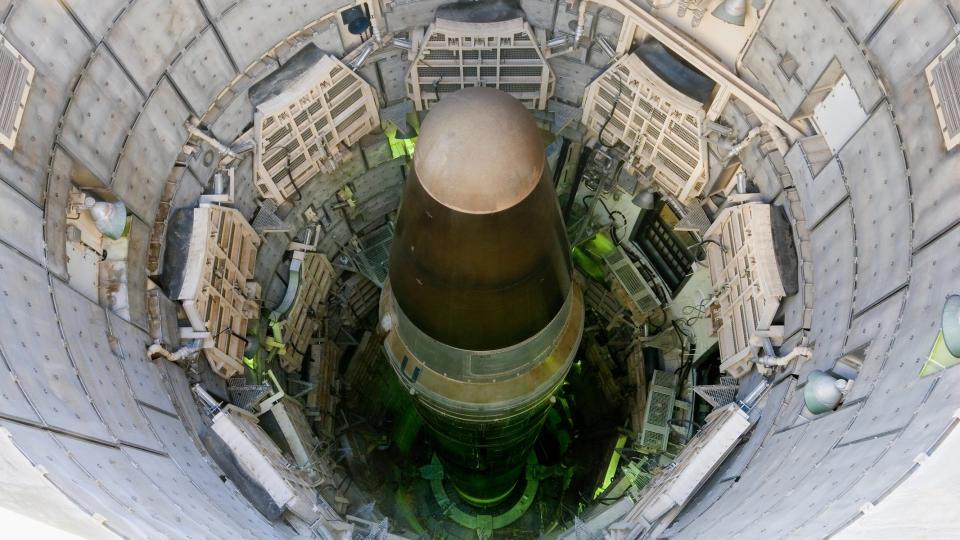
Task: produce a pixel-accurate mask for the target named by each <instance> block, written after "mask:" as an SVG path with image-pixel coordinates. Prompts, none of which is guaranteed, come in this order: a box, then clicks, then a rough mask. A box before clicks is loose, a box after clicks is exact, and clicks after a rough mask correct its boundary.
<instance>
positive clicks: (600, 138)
mask: <svg viewBox="0 0 960 540" xmlns="http://www.w3.org/2000/svg"><path fill="white" fill-rule="evenodd" d="M614 73H616V74H617V97H616V98H614V100H613V105H612V106H611V107H610V114H609V115H608V116H607V119H606V120H605V121H604V122H603V125H602V126H600V134H599V135H597V143H599V144H600V146H603V147H604V148H610V146H609V145H607V144H606V143H604V142H603V133H604V132H605V131H606V130H607V124H609V123H610V120H612V119H613V115H614V113H616V111H617V104H618V103H619V102H620V97H621V96H623V86H624V84H623V74H622V73H620V71H619V70H614Z"/></svg>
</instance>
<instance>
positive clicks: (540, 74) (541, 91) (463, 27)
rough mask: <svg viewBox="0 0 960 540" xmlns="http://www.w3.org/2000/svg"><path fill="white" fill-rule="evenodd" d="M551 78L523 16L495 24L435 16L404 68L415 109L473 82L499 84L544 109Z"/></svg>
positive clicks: (552, 81) (550, 92)
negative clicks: (407, 69)
mask: <svg viewBox="0 0 960 540" xmlns="http://www.w3.org/2000/svg"><path fill="white" fill-rule="evenodd" d="M477 64H483V65H480V66H478V65H477ZM478 68H479V69H478ZM518 79H519V80H518ZM554 82H555V80H554V76H553V72H551V71H550V68H549V66H548V65H547V63H546V59H545V58H544V56H543V53H542V52H541V50H540V48H539V45H538V44H537V43H536V40H535V38H534V34H533V31H532V29H531V28H530V25H529V24H528V23H527V22H526V21H524V20H522V19H515V20H512V21H501V22H497V23H469V22H459V21H450V20H444V19H437V21H436V22H434V23H433V24H432V25H431V26H430V27H429V28H427V30H426V33H425V38H424V40H423V41H422V42H421V45H420V49H419V50H418V51H417V53H416V56H415V58H414V61H413V63H412V66H411V69H410V70H409V71H408V72H407V92H408V94H409V96H410V99H411V100H413V102H414V104H415V106H416V108H417V110H427V109H429V108H430V107H431V105H432V103H434V102H436V101H438V100H440V99H442V98H443V96H444V94H448V93H450V92H456V91H457V90H460V89H463V88H469V87H473V86H484V87H490V88H497V89H499V90H502V91H504V92H507V93H509V94H512V95H513V96H514V97H515V98H517V99H518V100H520V101H521V102H523V103H524V104H525V105H527V106H528V107H532V108H536V109H544V108H546V105H547V100H548V99H549V98H550V96H551V95H552V94H553V87H554Z"/></svg>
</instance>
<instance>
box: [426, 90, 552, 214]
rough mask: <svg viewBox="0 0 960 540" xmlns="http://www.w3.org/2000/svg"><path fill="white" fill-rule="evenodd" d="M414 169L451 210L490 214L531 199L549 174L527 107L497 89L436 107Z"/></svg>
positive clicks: (454, 96) (469, 93)
mask: <svg viewBox="0 0 960 540" xmlns="http://www.w3.org/2000/svg"><path fill="white" fill-rule="evenodd" d="M414 166H415V167H416V169H417V175H418V176H419V178H420V183H421V184H422V185H423V188H424V190H426V192H427V193H429V194H430V196H431V197H433V198H434V199H436V200H437V202H439V203H441V204H443V205H444V206H447V207H449V208H451V209H454V210H457V211H460V212H465V213H470V214H487V213H492V212H499V211H501V210H505V209H507V208H510V207H512V206H514V205H516V204H517V203H519V202H520V201H522V200H523V199H525V198H526V197H527V195H529V194H530V192H531V191H533V189H534V188H535V187H536V186H537V182H539V180H540V175H541V174H542V173H543V168H544V159H543V140H542V139H541V137H540V131H539V129H538V128H537V124H536V122H534V119H533V117H532V116H531V115H530V113H529V112H528V111H527V109H526V107H524V106H523V104H522V103H520V102H519V101H517V100H516V99H514V98H513V97H511V96H510V95H509V94H506V93H504V92H500V91H499V90H494V89H492V88H467V89H464V90H461V91H459V92H456V93H455V94H451V95H450V96H447V97H445V98H444V100H443V101H441V102H439V103H438V104H437V105H435V106H434V107H433V108H432V109H431V110H430V114H429V115H427V118H426V120H425V121H424V123H423V129H422V130H421V133H420V137H419V139H418V141H417V152H416V154H414Z"/></svg>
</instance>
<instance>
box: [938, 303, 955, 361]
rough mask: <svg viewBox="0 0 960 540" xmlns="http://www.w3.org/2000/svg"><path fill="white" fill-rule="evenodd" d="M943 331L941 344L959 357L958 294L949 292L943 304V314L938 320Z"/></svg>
mask: <svg viewBox="0 0 960 540" xmlns="http://www.w3.org/2000/svg"><path fill="white" fill-rule="evenodd" d="M940 327H941V330H942V331H943V344H944V345H945V346H946V347H947V350H948V351H950V354H952V355H953V356H954V357H956V358H960V295H958V294H951V295H950V296H948V297H947V301H946V302H945V303H944V304H943V316H942V318H941V321H940Z"/></svg>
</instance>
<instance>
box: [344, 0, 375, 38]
mask: <svg viewBox="0 0 960 540" xmlns="http://www.w3.org/2000/svg"><path fill="white" fill-rule="evenodd" d="M340 20H341V21H343V24H345V25H347V31H348V32H350V33H351V34H353V35H355V36H359V35H361V34H363V33H364V32H366V31H367V30H368V29H369V28H370V18H369V17H367V14H366V12H364V10H363V8H362V7H360V6H353V7H352V8H350V9H345V10H343V11H341V12H340Z"/></svg>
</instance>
